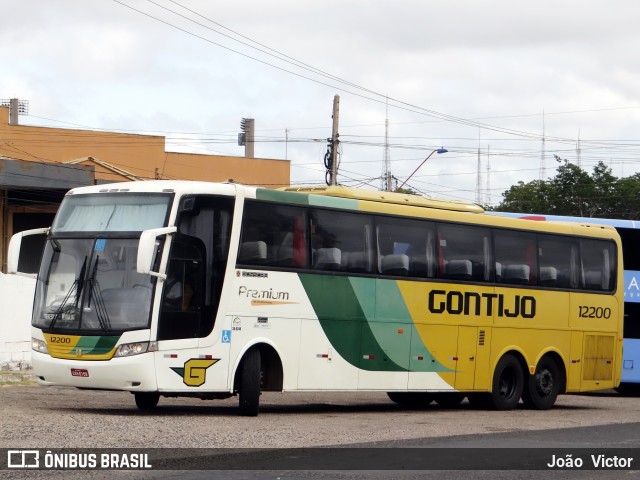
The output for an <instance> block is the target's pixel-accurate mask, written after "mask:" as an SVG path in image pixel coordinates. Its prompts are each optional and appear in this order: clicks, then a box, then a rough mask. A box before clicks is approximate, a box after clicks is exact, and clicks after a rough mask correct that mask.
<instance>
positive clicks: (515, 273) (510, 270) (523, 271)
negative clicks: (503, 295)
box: [502, 265, 531, 285]
mask: <svg viewBox="0 0 640 480" xmlns="http://www.w3.org/2000/svg"><path fill="white" fill-rule="evenodd" d="M530 270H531V269H530V268H529V265H504V266H503V267H502V283H512V284H515V285H529V272H530Z"/></svg>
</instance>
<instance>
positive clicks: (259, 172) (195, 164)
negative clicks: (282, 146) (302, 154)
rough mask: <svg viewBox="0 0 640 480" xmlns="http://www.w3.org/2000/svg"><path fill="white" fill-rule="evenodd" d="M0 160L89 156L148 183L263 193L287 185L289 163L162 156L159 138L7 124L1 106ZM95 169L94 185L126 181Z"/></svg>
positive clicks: (162, 143)
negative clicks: (227, 186)
mask: <svg viewBox="0 0 640 480" xmlns="http://www.w3.org/2000/svg"><path fill="white" fill-rule="evenodd" d="M0 156H5V157H9V158H14V159H19V160H28V161H42V162H58V163H64V162H68V161H70V160H75V159H78V158H85V157H93V158H96V159H99V160H102V161H103V162H107V163H109V164H111V165H113V166H114V167H117V168H120V169H122V170H126V171H127V172H129V173H131V174H133V175H135V176H138V177H142V178H148V179H153V178H156V177H158V178H163V179H179V180H202V181H211V182H219V181H226V180H229V179H233V180H234V181H235V182H237V183H244V184H247V185H257V186H264V187H267V188H277V187H282V186H288V185H289V183H290V182H289V180H290V162H289V161H288V160H275V159H260V158H245V157H232V156H219V155H196V154H187V153H177V152H166V151H165V137H162V136H154V135H133V134H124V133H115V132H98V131H94V130H71V129H63V128H49V127H33V126H26V125H9V108H8V107H0ZM83 163H86V164H91V165H93V163H91V162H90V161H87V162H83ZM95 169H96V179H97V180H102V181H123V180H126V178H125V177H123V176H121V175H118V174H117V173H114V172H113V171H110V170H108V169H106V168H104V167H102V166H100V165H95Z"/></svg>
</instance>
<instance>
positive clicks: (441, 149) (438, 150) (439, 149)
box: [396, 147, 449, 191]
mask: <svg viewBox="0 0 640 480" xmlns="http://www.w3.org/2000/svg"><path fill="white" fill-rule="evenodd" d="M448 151H449V150H447V149H446V148H444V147H440V148H438V149H436V150H434V151H433V152H431V153H430V154H429V155H428V156H427V158H425V159H424V160H423V161H422V163H421V164H420V165H418V168H416V169H415V170H414V171H413V173H411V175H409V176H408V177H407V179H406V180H405V181H404V182H402V185H400V186H399V187H398V188H397V189H396V191H398V190H400V189H401V188H402V187H404V184H405V183H407V182H408V181H409V179H410V178H411V177H413V175H414V173H416V172H417V171H418V170H420V167H421V166H422V165H424V164H425V162H426V161H427V160H429V159H430V158H431V155H433V154H434V153H438V154H440V153H447V152H448Z"/></svg>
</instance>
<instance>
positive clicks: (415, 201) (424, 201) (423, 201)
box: [278, 186, 484, 213]
mask: <svg viewBox="0 0 640 480" xmlns="http://www.w3.org/2000/svg"><path fill="white" fill-rule="evenodd" d="M278 190H281V191H284V192H297V193H307V194H312V195H325V196H329V197H340V198H351V199H354V200H366V201H369V202H382V203H393V204H397V205H410V206H412V207H424V208H436V209H439V210H453V211H456V212H468V213H483V212H484V209H483V208H482V207H481V206H479V205H476V204H474V203H467V202H461V201H455V200H441V199H437V198H432V197H423V196H420V195H411V194H406V193H395V192H382V191H378V190H364V189H359V188H348V187H339V186H329V187H324V186H321V187H283V188H279V189H278Z"/></svg>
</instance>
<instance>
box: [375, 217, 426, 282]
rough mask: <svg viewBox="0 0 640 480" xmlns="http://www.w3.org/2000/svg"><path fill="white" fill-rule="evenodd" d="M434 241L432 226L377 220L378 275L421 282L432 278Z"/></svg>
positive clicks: (423, 222)
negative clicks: (419, 280) (418, 279)
mask: <svg viewBox="0 0 640 480" xmlns="http://www.w3.org/2000/svg"><path fill="white" fill-rule="evenodd" d="M434 237H435V224H434V223H433V222H428V221H421V220H409V219H401V218H392V217H376V239H377V252H378V257H379V259H380V260H379V262H378V269H379V273H382V274H383V275H395V276H398V275H399V276H410V277H421V278H429V277H433V276H434V271H435V265H434V252H433V248H434V245H435V242H434Z"/></svg>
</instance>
